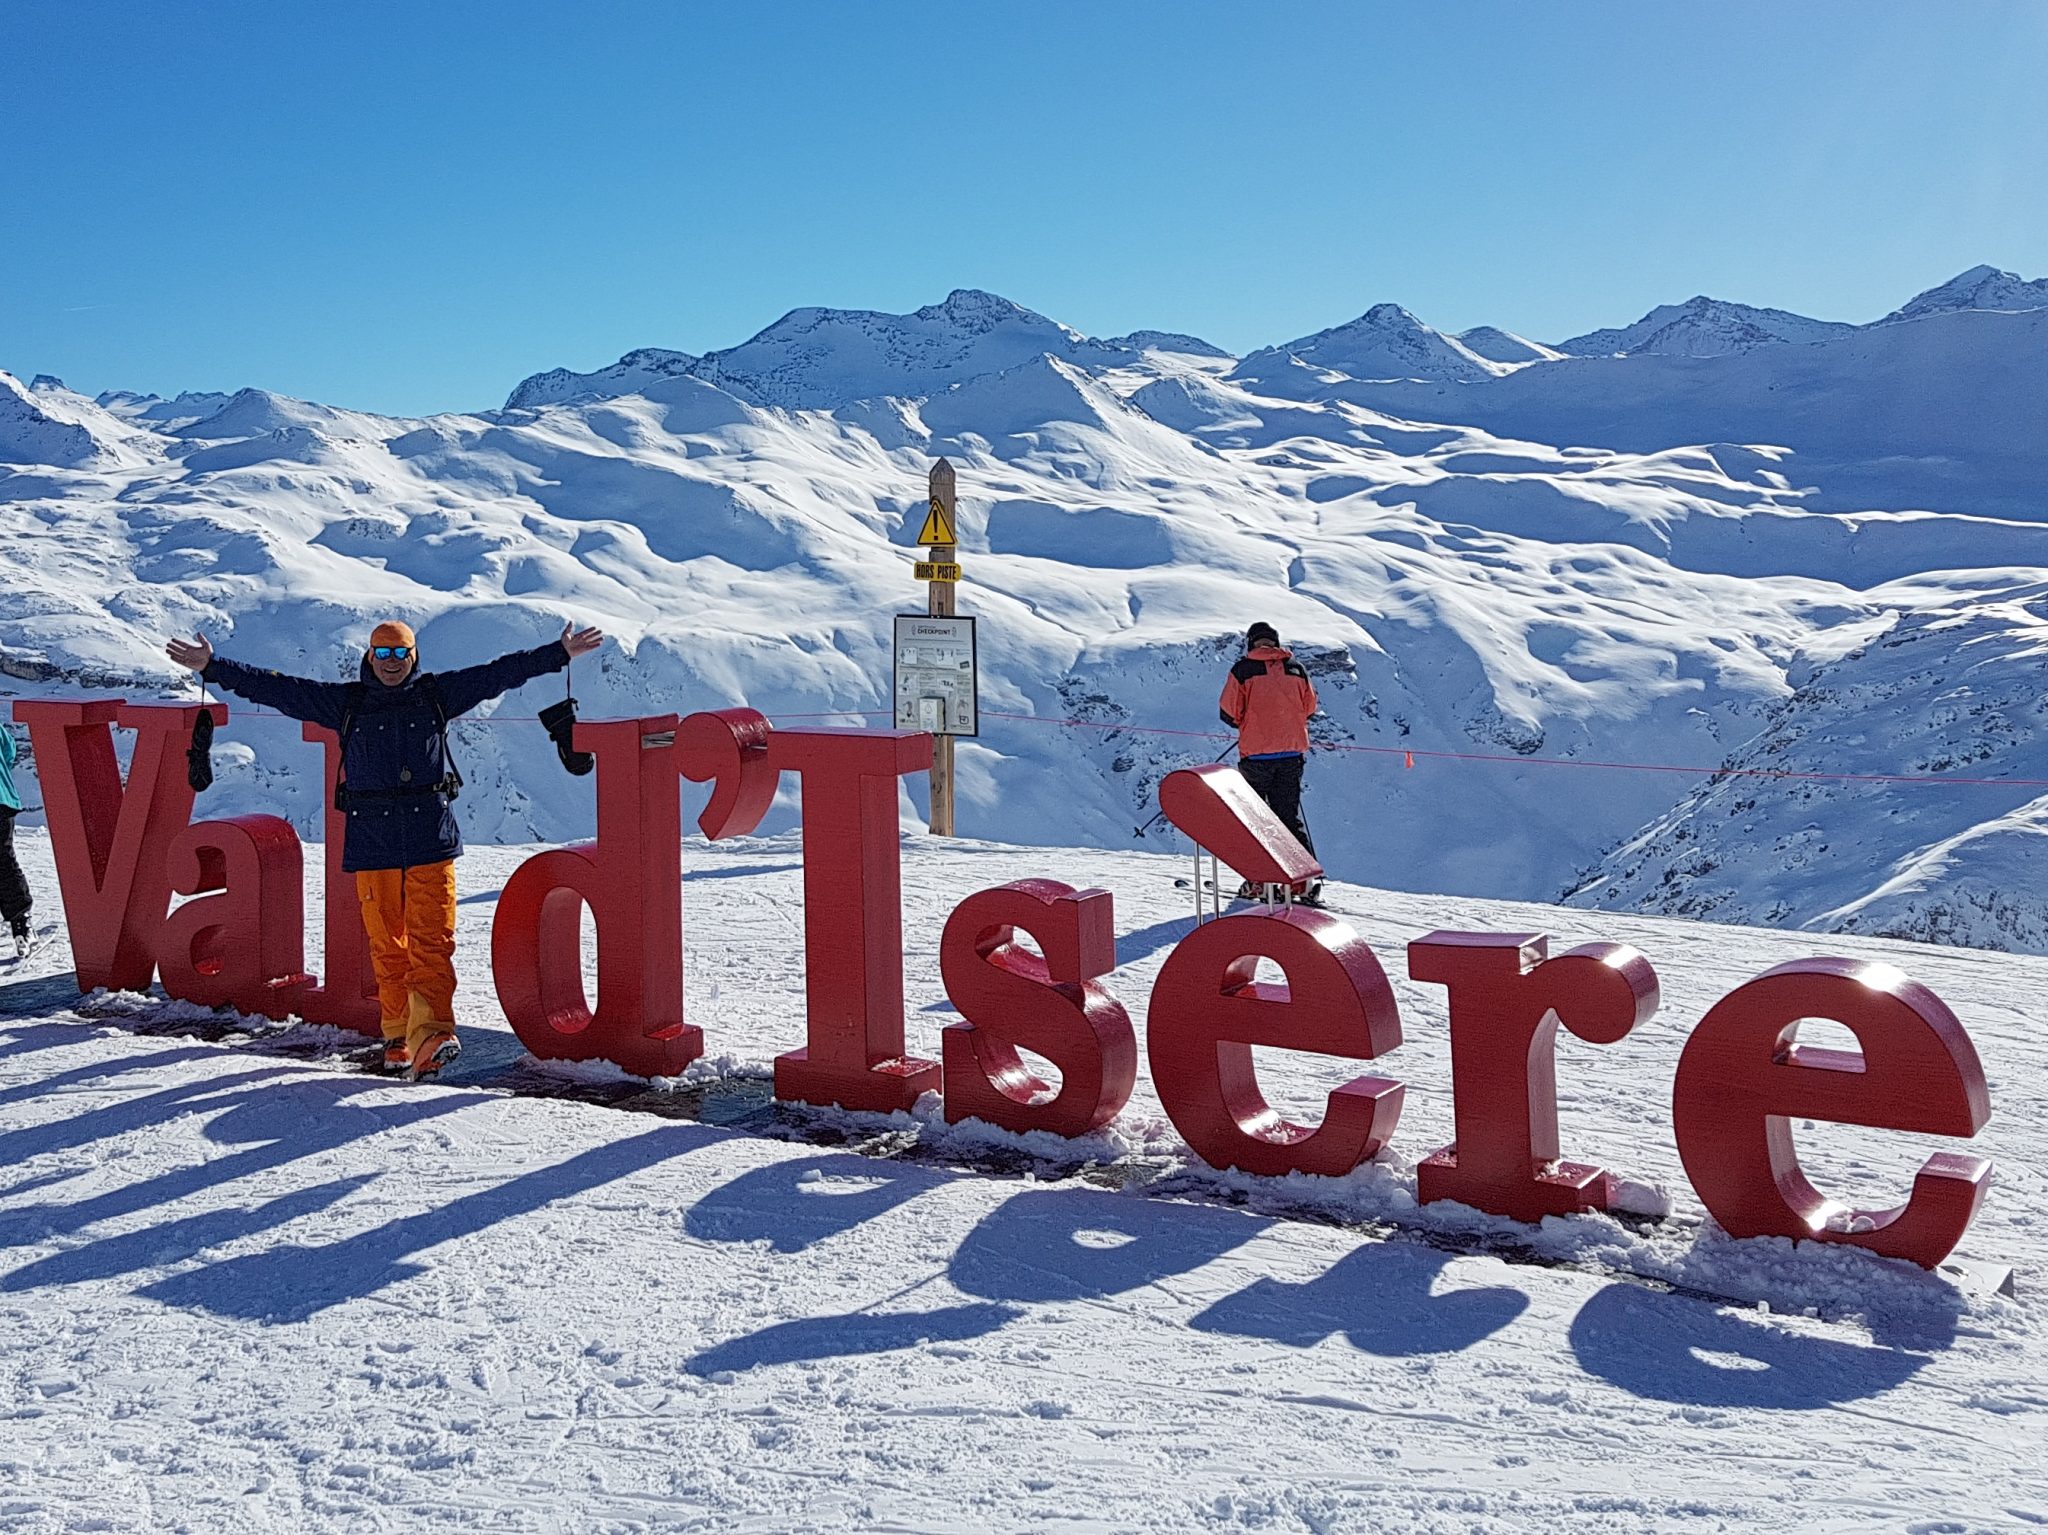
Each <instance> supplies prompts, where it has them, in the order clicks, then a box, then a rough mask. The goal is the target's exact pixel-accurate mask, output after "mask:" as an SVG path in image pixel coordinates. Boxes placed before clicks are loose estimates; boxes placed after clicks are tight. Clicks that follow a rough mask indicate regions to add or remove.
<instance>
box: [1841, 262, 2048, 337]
mask: <svg viewBox="0 0 2048 1535" xmlns="http://www.w3.org/2000/svg"><path fill="white" fill-rule="evenodd" d="M1958 309H1999V310H2023V309H2048V277H2043V278H2035V279H2034V280H2033V281H2031V282H2030V281H2028V280H2027V279H2026V278H2024V277H2021V276H2020V275H2019V274H2018V273H2017V272H2007V271H2003V270H2001V269H2000V268H1998V267H1995V266H1981V265H1980V266H1973V267H1971V268H1970V269H1969V270H1968V271H1967V272H1958V273H1957V274H1956V275H1955V276H1953V277H1951V278H1950V279H1949V280H1948V281H1947V282H1945V283H1942V284H1940V285H1939V286H1937V287H1933V288H1929V289H1928V290H1927V291H1926V292H1924V293H1917V294H1915V295H1914V296H1913V297H1912V298H1910V299H1908V300H1906V302H1905V303H1903V304H1901V305H1900V306H1899V307H1898V308H1897V309H1894V310H1893V311H1892V312H1891V313H1890V314H1888V315H1886V316H1885V317H1884V319H1883V320H1880V321H1879V322H1878V323H1879V324H1880V325H1883V324H1888V323H1890V322H1891V321H1893V320H1918V319H1921V318H1922V317H1924V316H1926V315H1931V314H1951V313H1953V312H1954V311H1956V310H1958Z"/></svg>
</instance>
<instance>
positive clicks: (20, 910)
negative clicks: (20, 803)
mask: <svg viewBox="0 0 2048 1535" xmlns="http://www.w3.org/2000/svg"><path fill="white" fill-rule="evenodd" d="M14 815H15V813H14V812H13V811H12V810H0V918H5V919H6V922H7V925H8V926H9V927H19V926H21V924H22V923H24V922H26V921H27V920H28V909H29V907H31V906H32V905H34V904H35V903H34V901H32V900H31V899H30V898H29V893H28V876H27V875H25V874H23V873H22V872H21V860H20V859H18V858H16V857H15V856H14Z"/></svg>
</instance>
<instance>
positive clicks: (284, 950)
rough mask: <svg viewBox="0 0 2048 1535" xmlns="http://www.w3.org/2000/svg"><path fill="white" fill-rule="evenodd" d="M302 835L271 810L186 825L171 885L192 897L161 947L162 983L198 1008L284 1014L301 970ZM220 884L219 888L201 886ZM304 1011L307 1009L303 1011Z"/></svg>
mask: <svg viewBox="0 0 2048 1535" xmlns="http://www.w3.org/2000/svg"><path fill="white" fill-rule="evenodd" d="M300 869H301V858H300V852H299V837H298V833H297V832H295V831H293V830H292V827H291V822H289V821H286V820H282V819H280V818H279V817H277V816H274V815H243V816H236V817H234V818H233V819H232V820H227V821H201V822H200V823H199V824H198V825H197V826H188V827H187V828H186V829H185V830H184V831H183V832H182V833H181V834H180V835H179V836H178V839H177V840H176V841H175V842H173V843H172V844H171V848H170V853H169V873H170V881H171V888H172V889H174V890H176V891H177V892H178V893H179V894H180V895H197V896H199V899H197V900H193V901H187V902H186V903H185V904H184V905H182V906H180V907H179V908H178V909H177V910H176V911H174V912H172V913H171V915H170V917H169V919H168V920H167V921H166V922H165V923H164V928H163V938H162V940H161V941H160V943H159V945H158V948H157V956H156V962H157V968H158V969H159V970H160V971H162V973H163V980H164V990H165V991H167V992H169V993H170V994H171V995H172V996H174V997H176V998H178V999H179V1000H180V1001H184V1002H196V1003H198V1004H199V1005H200V1006H202V1007H219V1006H221V1005H222V1004H226V1005H227V1006H229V1007H232V1008H235V1009H236V1010H238V1011H240V1012H244V1013H260V1014H261V1015H263V1016H264V1017H266V1018H284V1017H287V1016H289V1015H290V1014H292V1013H294V1012H297V1011H298V1010H299V1000H298V999H299V995H300V993H301V991H302V989H303V988H304V987H305V985H306V984H307V983H308V982H309V981H310V980H311V979H312V977H311V976H309V975H307V974H306V973H305V920H306V912H305V886H304V883H303V881H302V879H301V875H300ZM209 890H217V891H219V892H221V893H220V894H219V895H204V894H200V892H202V891H209ZM302 1016H303V1015H302Z"/></svg>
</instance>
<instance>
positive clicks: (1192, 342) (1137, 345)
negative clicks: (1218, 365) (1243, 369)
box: [1102, 330, 1230, 358]
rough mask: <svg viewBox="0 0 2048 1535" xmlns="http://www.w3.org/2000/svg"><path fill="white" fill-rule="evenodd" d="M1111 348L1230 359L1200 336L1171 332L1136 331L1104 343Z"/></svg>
mask: <svg viewBox="0 0 2048 1535" xmlns="http://www.w3.org/2000/svg"><path fill="white" fill-rule="evenodd" d="M1102 344H1103V345H1104V346H1109V347H1128V348H1129V349H1130V350H1132V351H1135V352H1165V353H1167V354H1169V355H1171V356H1175V357H1211V358H1220V357H1228V356H1229V355H1230V354H1229V353H1228V352H1226V351H1224V350H1223V348H1222V347H1220V346H1216V345H1214V344H1213V343H1211V342H1208V341H1204V340H1203V339H1202V338H1201V337H1200V336H1184V335H1182V334H1181V333H1180V332H1179V331H1171V330H1134V331H1132V332H1131V333H1130V334H1129V335H1126V336H1111V337H1110V338H1109V339H1108V340H1106V341H1104V342H1103V343H1102Z"/></svg>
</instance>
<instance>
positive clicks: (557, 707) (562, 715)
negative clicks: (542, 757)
mask: <svg viewBox="0 0 2048 1535" xmlns="http://www.w3.org/2000/svg"><path fill="white" fill-rule="evenodd" d="M540 722H541V724H542V725H543V726H544V727H545V728H546V730H547V733H548V734H549V735H550V736H551V737H553V739H554V743H555V755H556V756H557V757H560V758H561V759H562V766H563V767H565V768H567V769H568V770H569V771H570V772H572V773H574V774H575V775H576V776H577V777H578V778H581V777H582V776H583V775H584V774H585V773H587V772H589V771H590V770H591V769H592V768H594V767H596V766H597V758H595V757H593V756H592V755H591V754H590V753H589V752H580V751H578V750H576V744H575V742H576V700H575V699H573V698H565V699H563V700H562V701H561V702H560V703H558V704H549V705H548V706H547V707H546V708H545V709H543V710H541V711H540Z"/></svg>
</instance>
